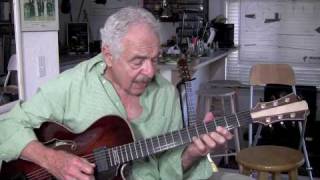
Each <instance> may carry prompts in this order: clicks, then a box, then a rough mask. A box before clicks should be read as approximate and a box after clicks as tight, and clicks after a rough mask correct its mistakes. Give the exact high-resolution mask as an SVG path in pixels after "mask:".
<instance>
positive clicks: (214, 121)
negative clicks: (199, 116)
mask: <svg viewBox="0 0 320 180" xmlns="http://www.w3.org/2000/svg"><path fill="white" fill-rule="evenodd" d="M213 123H214V126H215V127H214V129H216V128H217V127H218V126H217V122H216V120H213Z"/></svg>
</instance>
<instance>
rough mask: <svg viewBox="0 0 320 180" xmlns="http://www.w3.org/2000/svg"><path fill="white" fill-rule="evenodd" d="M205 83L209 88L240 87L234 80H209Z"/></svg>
mask: <svg viewBox="0 0 320 180" xmlns="http://www.w3.org/2000/svg"><path fill="white" fill-rule="evenodd" d="M206 83H207V84H210V85H211V86H216V87H229V88H234V87H241V85H242V84H241V83H240V82H239V81H235V80H211V81H208V82H206Z"/></svg>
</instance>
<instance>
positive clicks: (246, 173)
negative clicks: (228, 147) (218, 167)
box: [239, 165, 251, 176]
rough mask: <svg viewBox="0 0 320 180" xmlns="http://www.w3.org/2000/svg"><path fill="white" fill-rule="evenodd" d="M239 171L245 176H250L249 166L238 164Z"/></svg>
mask: <svg viewBox="0 0 320 180" xmlns="http://www.w3.org/2000/svg"><path fill="white" fill-rule="evenodd" d="M239 169H240V173H241V174H244V175H246V176H250V174H251V170H250V169H249V168H246V167H245V166H242V165H239Z"/></svg>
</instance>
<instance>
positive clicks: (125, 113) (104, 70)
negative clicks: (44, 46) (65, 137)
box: [0, 7, 232, 180]
mask: <svg viewBox="0 0 320 180" xmlns="http://www.w3.org/2000/svg"><path fill="white" fill-rule="evenodd" d="M158 29H159V27H158V23H157V22H156V20H155V18H154V17H153V16H152V15H151V14H150V13H149V12H147V11H146V10H144V9H141V8H134V7H128V8H123V9H121V10H119V11H118V12H116V13H115V14H113V15H111V16H110V17H109V18H108V19H107V21H106V23H105V25H104V27H103V28H102V29H101V39H102V53H101V54H100V55H98V56H96V57H94V58H92V59H90V60H88V61H86V62H84V63H81V64H79V65H78V66H76V67H75V68H73V69H71V70H69V71H66V72H64V73H62V74H61V75H59V76H58V77H57V78H56V79H55V80H52V81H50V82H48V83H47V84H46V85H44V86H43V87H41V88H40V89H39V91H38V92H37V94H36V95H35V96H34V97H33V98H32V99H30V100H29V101H26V102H24V103H21V104H18V105H17V106H16V107H15V108H14V109H13V110H12V111H11V112H10V113H8V114H7V116H6V117H5V118H4V119H3V120H1V121H0V159H2V160H5V161H10V160H13V159H17V158H22V159H25V160H28V161H31V162H33V163H35V164H38V165H40V166H41V167H43V168H45V169H46V170H47V171H48V172H49V173H51V174H52V175H54V176H55V177H57V178H58V179H65V180H74V179H77V180H86V179H90V178H91V179H92V178H93V173H94V168H95V166H96V165H95V164H92V163H89V162H88V161H87V160H86V159H84V158H81V157H78V156H76V155H73V154H70V153H67V152H65V151H58V150H54V149H51V148H48V147H46V146H44V145H42V144H41V143H40V142H39V141H37V139H36V136H35V134H34V131H33V128H37V127H39V126H40V125H41V124H42V123H43V122H45V121H49V120H50V121H56V122H58V123H61V124H63V125H64V126H67V127H68V128H69V129H70V130H72V131H73V132H75V133H79V132H83V131H85V130H86V129H87V128H88V127H89V126H90V125H91V124H93V123H94V122H95V120H97V119H99V118H100V117H102V116H105V115H111V114H112V115H118V116H120V117H122V118H123V119H126V120H127V121H128V123H129V124H130V126H131V127H132V129H133V131H134V135H135V137H137V138H148V137H152V136H156V135H159V134H165V133H167V132H170V131H174V130H178V129H180V128H182V120H181V111H180V104H179V100H178V95H177V92H176V90H175V88H174V86H172V85H171V84H170V83H169V82H168V81H166V80H165V79H163V78H162V77H161V76H160V75H159V74H157V73H156V66H157V59H158V56H159V53H160V48H159V44H160V42H159V32H158ZM212 119H213V116H212V114H210V113H209V114H207V115H206V117H205V121H210V120H212ZM231 137H232V135H231V134H230V133H229V132H228V131H227V130H226V129H225V128H222V127H218V128H217V129H216V132H211V133H209V134H204V135H201V136H200V138H193V142H192V143H191V144H190V145H187V146H185V147H181V148H176V149H172V150H168V151H166V152H163V153H160V154H157V155H154V156H150V157H148V158H146V159H142V160H137V161H134V162H133V167H132V171H131V173H130V174H129V176H130V178H133V179H184V178H189V179H206V178H209V177H210V176H211V173H212V170H211V167H210V164H209V162H208V161H207V160H206V158H205V155H206V154H207V153H209V152H213V150H214V149H215V148H216V147H217V146H219V145H222V144H224V143H225V142H226V140H228V139H231Z"/></svg>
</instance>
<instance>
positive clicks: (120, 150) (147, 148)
mask: <svg viewBox="0 0 320 180" xmlns="http://www.w3.org/2000/svg"><path fill="white" fill-rule="evenodd" d="M250 122H251V116H250V111H245V112H240V113H237V114H233V115H229V116H224V117H223V118H219V119H216V120H214V121H211V122H208V123H201V124H195V125H192V126H189V127H187V128H184V129H181V130H177V131H173V132H170V133H168V134H165V135H160V136H155V137H152V138H149V139H144V140H139V141H135V142H133V143H129V144H125V145H122V146H117V147H113V148H110V149H104V150H102V151H106V152H105V153H106V155H107V156H108V158H107V159H108V160H109V161H108V163H110V164H109V165H110V166H115V165H118V164H123V163H126V162H128V161H132V160H136V159H140V158H144V157H147V156H150V155H153V154H157V153H160V152H163V151H166V150H169V149H173V148H175V147H179V146H182V145H185V144H188V143H190V142H192V137H199V136H200V135H202V134H206V133H208V132H212V131H215V129H216V127H217V126H222V127H225V128H227V129H233V128H236V127H239V126H242V125H246V124H249V123H250ZM98 153H99V152H98Z"/></svg>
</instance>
